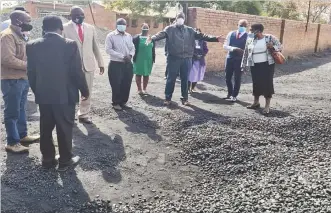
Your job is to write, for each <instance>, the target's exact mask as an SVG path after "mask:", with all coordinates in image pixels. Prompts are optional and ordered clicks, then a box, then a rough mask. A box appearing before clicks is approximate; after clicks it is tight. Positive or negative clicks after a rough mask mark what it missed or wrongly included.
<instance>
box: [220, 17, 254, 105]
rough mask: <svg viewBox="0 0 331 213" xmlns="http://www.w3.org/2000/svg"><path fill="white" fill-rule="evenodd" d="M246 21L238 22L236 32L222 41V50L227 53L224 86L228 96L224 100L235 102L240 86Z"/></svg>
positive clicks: (245, 38)
mask: <svg viewBox="0 0 331 213" xmlns="http://www.w3.org/2000/svg"><path fill="white" fill-rule="evenodd" d="M247 25H248V22H247V20H240V21H239V22H238V30H236V31H232V32H230V33H229V34H228V36H227V37H226V40H225V41H224V45H223V47H224V49H225V50H227V51H228V54H227V57H226V63H225V73H226V77H225V78H226V85H227V87H228V95H227V96H226V98H225V99H226V100H229V101H232V102H236V101H237V96H238V94H239V90H240V85H241V75H242V70H241V61H242V57H243V53H244V49H245V44H246V40H247V32H246V28H247ZM233 75H234V85H233V84H232V76H233Z"/></svg>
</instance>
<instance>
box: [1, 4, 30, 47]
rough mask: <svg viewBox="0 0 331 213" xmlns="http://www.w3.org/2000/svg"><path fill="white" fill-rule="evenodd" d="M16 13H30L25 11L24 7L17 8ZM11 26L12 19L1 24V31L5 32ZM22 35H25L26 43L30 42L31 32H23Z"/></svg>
mask: <svg viewBox="0 0 331 213" xmlns="http://www.w3.org/2000/svg"><path fill="white" fill-rule="evenodd" d="M14 11H24V12H26V13H28V12H27V11H26V10H25V9H24V7H16V8H15V9H14ZM28 14H29V13H28ZM10 24H11V21H10V19H8V20H6V21H4V22H2V23H1V31H4V30H5V29H7V28H8V27H9V26H10ZM22 35H23V37H24V40H25V41H28V40H29V36H30V31H22Z"/></svg>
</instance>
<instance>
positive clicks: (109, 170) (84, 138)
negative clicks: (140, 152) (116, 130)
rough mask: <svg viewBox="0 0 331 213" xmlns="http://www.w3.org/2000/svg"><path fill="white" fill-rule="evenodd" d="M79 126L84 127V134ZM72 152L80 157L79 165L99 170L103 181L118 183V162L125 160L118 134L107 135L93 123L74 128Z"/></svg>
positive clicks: (87, 168)
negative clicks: (85, 132)
mask: <svg viewBox="0 0 331 213" xmlns="http://www.w3.org/2000/svg"><path fill="white" fill-rule="evenodd" d="M81 128H85V129H86V131H87V134H84V133H83V131H82V130H81ZM73 141H74V142H73V143H74V148H73V150H74V153H75V154H77V155H79V156H80V157H81V159H82V160H81V162H80V164H79V165H80V167H81V168H82V169H83V170H86V171H101V172H102V175H103V178H104V180H105V181H107V182H109V183H119V182H120V181H121V180H122V175H121V172H120V170H119V169H118V164H119V163H120V162H121V161H123V160H125V158H126V157H125V151H124V146H123V140H122V137H121V136H120V135H117V134H112V135H107V134H105V133H103V132H101V131H100V130H99V128H98V127H97V126H95V125H79V126H76V127H75V128H74V140H73Z"/></svg>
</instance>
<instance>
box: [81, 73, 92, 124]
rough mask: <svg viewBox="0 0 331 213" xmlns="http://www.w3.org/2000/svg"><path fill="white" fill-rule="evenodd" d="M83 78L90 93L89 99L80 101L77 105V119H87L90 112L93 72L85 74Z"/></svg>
mask: <svg viewBox="0 0 331 213" xmlns="http://www.w3.org/2000/svg"><path fill="white" fill-rule="evenodd" d="M84 73H85V78H86V82H87V86H88V88H89V91H90V97H89V98H88V99H87V100H85V101H82V100H81V101H80V103H79V110H78V113H77V114H78V118H88V116H89V113H90V111H91V98H92V88H93V80H94V73H95V72H94V71H93V72H86V71H84Z"/></svg>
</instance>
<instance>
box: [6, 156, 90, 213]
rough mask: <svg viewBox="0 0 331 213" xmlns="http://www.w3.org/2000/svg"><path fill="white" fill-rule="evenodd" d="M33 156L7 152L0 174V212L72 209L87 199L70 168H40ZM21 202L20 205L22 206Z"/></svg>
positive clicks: (71, 210)
mask: <svg viewBox="0 0 331 213" xmlns="http://www.w3.org/2000/svg"><path fill="white" fill-rule="evenodd" d="M39 161H40V160H39V159H38V158H36V157H32V158H31V157H28V155H27V154H26V155H13V154H10V153H8V156H7V159H6V170H5V171H3V172H2V177H1V193H2V195H6V196H1V204H2V205H1V207H2V209H1V212H3V213H10V212H55V210H56V211H57V212H73V210H74V208H75V207H76V206H81V205H82V204H83V203H85V202H88V201H89V200H90V198H89V196H88V193H87V192H86V191H85V189H84V187H83V186H82V183H81V181H80V180H79V179H78V177H77V174H76V172H75V171H74V170H68V171H67V172H65V173H63V174H60V173H58V172H57V171H56V170H55V169H51V170H44V169H43V168H42V167H41V164H40V162H39ZM22 203H24V205H22Z"/></svg>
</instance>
